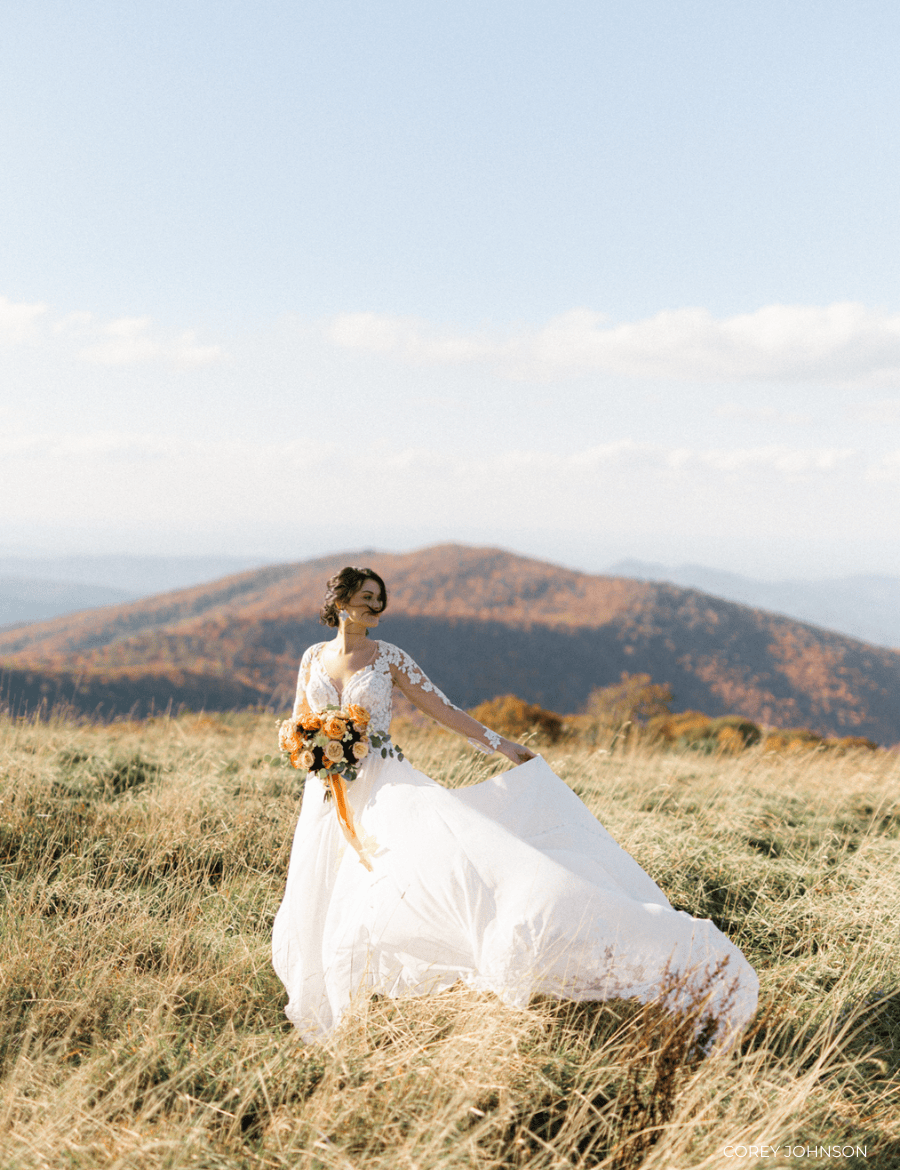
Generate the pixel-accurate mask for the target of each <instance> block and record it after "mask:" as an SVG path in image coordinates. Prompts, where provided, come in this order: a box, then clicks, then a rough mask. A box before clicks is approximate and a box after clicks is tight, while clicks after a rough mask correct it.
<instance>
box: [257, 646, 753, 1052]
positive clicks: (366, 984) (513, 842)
mask: <svg viewBox="0 0 900 1170" xmlns="http://www.w3.org/2000/svg"><path fill="white" fill-rule="evenodd" d="M324 645H325V643H319V644H317V645H316V646H311V647H310V649H309V650H307V652H306V653H305V654H304V656H303V660H302V662H301V664H300V675H299V679H298V687H297V703H296V705H295V709H294V713H295V716H297V715H299V714H300V713H302V712H303V711H306V710H312V711H320V710H322V709H323V708H325V707H326V706H329V705H340V704H341V703H343V704H347V703H351V702H352V703H357V704H359V705H360V706H362V707H365V708H366V710H367V711H368V712H369V713H370V715H371V720H372V722H371V725H370V730H373V731H376V732H379V733H382V734H385V735H386V734H387V733H388V730H389V728H390V721H391V707H392V692H393V688H394V686H395V685H396V686H398V687H400V689H401V690H402V691H403V693H404V694H406V695H407V696H408V697H409V698H411V699H412V700H413V701H414V702H415V703H416V704H417V705H418V706H419V707H421V708H422V710H424V711H426V712H427V713H428V714H429V715H431V716H433V717H434V718H436V719H438V720H439V721H440V722H441V723H444V724H445V725H447V726H449V727H451V728H452V729H453V730H456V731H460V732H461V733H462V734H464V735H466V736H467V738H469V740H470V742H471V743H472V744H473V746H475V747H478V748H479V749H481V750H483V751H486V752H490V751H493V750H494V748H495V747H496V746H497V745H498V743H499V741H500V737H499V736H497V735H496V733H494V732H492V731H489V730H488V729H486V728H484V727H482V726H481V724H479V723H476V722H475V720H473V719H471V718H470V716H468V715H466V713H465V712H463V711H460V710H459V709H458V708H457V707H454V706H453V704H452V703H450V701H449V700H448V699H447V698H446V697H445V696H444V695H442V694H441V692H440V691H439V690H438V689H437V688H436V687H435V686H434V685H433V684H432V683H431V682H430V681H429V680H428V679H427V678H426V677H425V675H424V674H423V673H422V671H421V670H420V669H419V668H418V667H417V666H416V664H415V663H414V662H413V661H412V659H411V658H410V657H409V655H407V654H405V653H404V652H403V651H402V650H399V649H398V648H397V647H396V646H393V645H391V644H390V643H388V642H381V643H380V644H379V649H378V652H377V656H376V658H375V661H374V662H373V663H371V664H370V665H369V666H367V667H365V668H364V669H363V670H361V671H358V672H357V673H356V674H355V675H354V676H353V677H352V678H351V679H350V680H349V681H348V682H347V684H346V685H345V687H344V690H343V694H339V693H338V690H337V687H336V686H335V684H334V683H333V682H332V680H331V679H330V678H329V676H328V675H327V674H326V672H325V670H324V667H323V666H322V664H321V663H320V660H319V654H320V651H321V649H322V647H323V646H324ZM392 668H393V669H392ZM323 797H324V787H323V785H322V783H321V781H320V780H319V779H318V778H317V777H315V776H313V775H310V776H309V777H308V779H307V781H306V788H305V791H304V795H303V805H302V810H301V813H300V819H299V821H298V824H297V830H296V834H295V836H294V843H293V848H292V851H291V861H290V868H289V872H288V877H287V888H286V891H285V896H284V901H283V902H282V905H281V907H280V909H279V911H278V914H277V917H276V919H275V925H274V930H273V939H272V952H273V963H274V966H275V970H276V972H277V974H278V976H279V977H280V979H281V981H282V982H283V983H284V985H285V988H286V989H287V992H288V996H289V1001H288V1004H287V1007H286V1009H285V1010H286V1013H287V1016H288V1018H289V1019H290V1020H291V1021H292V1022H293V1023H294V1024H295V1025H296V1027H297V1028H298V1029H299V1030H300V1032H301V1033H302V1034H303V1036H304V1038H305V1039H307V1040H313V1039H315V1038H316V1037H320V1036H322V1035H324V1034H326V1033H328V1032H330V1031H331V1030H332V1029H333V1028H335V1027H336V1026H337V1024H338V1022H339V1020H340V1018H341V1015H342V1013H343V1012H344V1010H345V1009H346V1008H347V1006H348V1005H349V1004H350V1002H351V1000H352V998H353V997H354V996H355V995H357V994H360V993H362V994H371V993H372V992H379V993H381V994H383V995H388V996H400V995H409V994H412V995H422V994H427V993H429V992H435V991H439V990H441V989H443V988H446V987H449V986H451V985H452V984H453V983H455V982H456V981H457V980H462V981H463V982H464V983H466V984H468V985H469V986H470V987H473V988H476V989H478V990H483V991H491V992H494V993H495V994H496V995H498V996H499V997H500V998H501V999H503V1000H504V1001H506V1002H507V1003H509V1004H513V1005H519V1006H523V1005H525V1004H527V1003H528V1000H529V998H530V997H531V996H532V995H533V994H535V993H543V994H552V995H555V996H559V997H562V998H568V999H577V1000H603V999H609V998H613V997H621V998H626V997H630V996H634V997H637V998H638V999H639V1000H641V1001H642V1002H649V1001H651V1000H653V999H656V998H658V997H659V996H660V994H661V992H662V991H663V989H664V988H666V987H667V986H668V985H669V984H670V983H671V979H670V976H673V975H674V976H679V977H681V979H680V989H678V990H676V992H675V993H674V998H673V993H672V991H671V990H669V992H668V993H667V994H668V998H667V1000H666V1002H667V1004H668V1006H670V1007H673V1008H677V1007H679V1006H683V1005H685V1004H688V1003H689V1002H690V998H691V995H692V993H693V992H694V991H696V989H697V988H701V987H703V988H705V989H706V992H707V995H708V999H707V1004H708V1011H709V1012H710V1013H711V1014H712V1015H713V1016H714V1017H715V1018H716V1020H717V1024H718V1040H719V1042H720V1043H727V1042H728V1041H729V1040H731V1039H733V1038H734V1037H735V1036H736V1035H737V1034H738V1033H739V1031H740V1030H741V1029H742V1028H743V1027H744V1026H745V1025H746V1023H747V1021H748V1020H749V1019H750V1017H751V1016H752V1015H753V1013H754V1011H755V1010H756V1001H757V993H758V986H759V984H758V980H757V977H756V974H755V972H754V971H753V969H752V968H751V967H750V965H749V964H748V963H747V961H746V959H745V958H744V957H743V955H742V954H741V953H740V951H739V950H738V949H737V948H736V947H735V946H734V944H733V943H731V942H730V941H729V940H728V939H727V938H726V937H725V935H723V934H722V933H721V931H719V930H718V929H717V928H716V927H715V926H714V925H713V923H712V922H710V921H709V920H707V919H702V920H701V919H695V918H692V917H691V916H690V915H688V914H685V913H684V912H683V911H676V910H674V909H673V908H672V906H671V905H670V904H669V902H668V901H667V899H666V897H665V895H664V894H663V893H662V891H661V890H660V889H659V887H658V886H657V885H656V884H655V883H654V882H653V881H652V880H651V878H650V877H648V875H647V874H646V873H645V872H644V871H643V870H642V869H641V867H640V866H639V865H638V864H637V862H636V861H635V860H634V859H633V858H632V857H631V856H630V855H629V854H628V853H626V852H625V850H624V849H622V848H621V847H620V846H619V845H617V844H616V842H615V841H614V840H613V838H612V837H611V836H610V835H609V833H607V831H606V830H605V829H604V828H603V826H602V825H601V824H600V822H599V821H598V820H597V819H596V818H595V817H594V816H592V815H591V813H590V812H589V811H588V809H587V808H586V807H585V805H584V804H582V802H581V801H580V800H579V799H578V797H577V796H576V795H575V794H574V793H573V792H572V790H571V789H570V788H569V787H568V786H567V785H566V784H565V783H564V782H563V781H562V780H560V779H559V777H558V776H556V775H555V773H554V772H552V771H551V769H550V768H549V767H548V765H547V764H546V763H545V762H544V761H543V760H542V759H541V758H540V757H538V758H536V759H532V760H529V761H528V762H527V763H525V764H520V765H519V766H518V767H514V768H512V769H510V770H509V771H507V772H504V773H503V774H502V775H499V776H495V777H493V778H491V779H490V780H485V781H483V782H482V783H480V784H476V785H473V786H472V787H470V788H462V789H456V790H449V789H445V788H443V787H441V786H440V785H439V784H437V783H436V782H435V781H434V780H431V779H430V778H429V777H428V776H425V775H424V774H423V773H421V772H419V771H417V770H416V769H415V768H414V767H413V766H412V765H411V764H410V763H409V762H408V761H406V760H401V759H398V758H397V757H396V756H390V755H389V756H388V757H387V758H382V757H381V755H380V754H378V753H375V752H373V753H372V754H370V755H369V756H368V757H367V758H366V759H365V760H364V761H363V763H362V766H361V767H360V769H359V774H358V777H357V779H356V780H355V781H354V782H353V783H352V784H350V785H348V800H349V804H350V805H351V807H352V811H353V817H354V819H355V821H356V829H357V833H358V835H359V838H360V839H361V840H362V842H363V844H364V845H366V847H367V848H368V851H369V855H370V857H371V862H372V867H373V872H371V873H370V872H368V871H367V870H366V869H365V868H364V866H363V865H362V864H360V860H359V857H358V855H357V854H356V852H355V851H354V850H353V849H352V848H351V847H350V846H348V845H347V843H346V842H345V840H344V837H343V835H342V833H341V829H340V826H339V824H338V820H337V817H336V815H335V810H334V806H333V802H332V801H328V802H326V801H325V800H324V799H323ZM679 996H680V1001H679Z"/></svg>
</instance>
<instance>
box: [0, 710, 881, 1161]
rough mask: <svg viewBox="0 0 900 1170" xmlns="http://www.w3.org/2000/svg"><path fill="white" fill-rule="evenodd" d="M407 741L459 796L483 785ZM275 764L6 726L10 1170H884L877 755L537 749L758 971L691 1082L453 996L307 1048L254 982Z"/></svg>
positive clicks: (645, 1032)
mask: <svg viewBox="0 0 900 1170" xmlns="http://www.w3.org/2000/svg"><path fill="white" fill-rule="evenodd" d="M406 732H407V733H408V736H409V738H407V737H406V736H403V735H398V738H399V739H400V741H401V743H403V745H404V747H405V748H406V750H407V753H408V755H409V756H410V758H411V759H412V761H413V762H414V763H416V764H418V765H419V766H421V767H423V768H424V769H425V770H426V771H428V772H429V773H430V774H432V775H434V776H435V777H436V778H438V779H439V780H441V781H442V782H443V783H445V784H448V785H450V786H455V785H460V784H467V783H471V782H473V781H475V780H478V779H479V778H483V777H484V776H486V775H487V774H488V773H489V771H490V770H491V769H493V768H495V767H497V766H498V765H497V764H496V763H493V762H491V761H484V760H483V758H481V757H478V758H475V756H474V753H472V752H471V751H470V750H469V749H468V748H467V747H466V746H465V745H460V744H459V742H458V741H455V740H453V739H451V738H448V737H446V736H444V735H443V734H441V733H438V732H427V731H423V730H421V729H419V730H416V729H412V728H407V729H406ZM273 750H274V719H273V718H272V717H271V716H259V715H251V714H247V715H240V716H182V717H180V718H178V719H159V720H156V721H151V722H148V723H146V724H139V725H138V724H121V725H112V726H109V727H95V726H90V725H78V724H76V723H74V722H66V721H64V720H58V721H55V722H50V723H44V724H40V725H36V724H33V723H28V722H14V721H11V720H6V721H0V775H2V779H0V798H2V803H0V889H2V920H0V1166H2V1167H3V1170H12V1168H16V1170H19V1168H21V1170H34V1168H40V1167H54V1168H55V1167H72V1168H78V1170H100V1168H102V1170H113V1168H115V1170H125V1168H129V1170H130V1168H134V1170H163V1168H167V1170H181V1168H187V1167H194V1168H196V1167H201V1168H209V1170H213V1168H220V1167H221V1168H226V1167H228V1168H231V1167H235V1168H245V1167H246V1168H247V1170H250V1168H262V1167H272V1168H281V1167H284V1168H287V1167H291V1168H297V1167H300V1168H310V1170H311V1168H313V1167H316V1168H328V1170H332V1168H333V1170H352V1168H357V1167H367V1168H368V1167H372V1168H373V1170H374V1168H377V1170H388V1168H390V1170H432V1168H435V1170H437V1168H441V1170H444V1168H446V1170H451V1168H452V1170H464V1168H465V1170H468V1168H470V1167H471V1168H473V1170H474V1168H476V1167H477V1168H479V1170H486V1168H488V1167H505V1166H512V1167H523V1168H524V1167H528V1168H534V1170H537V1168H539V1167H540V1168H546V1170H554V1168H560V1170H562V1168H563V1167H583V1168H585V1170H588V1168H593V1167H606V1166H608V1167H630V1166H644V1167H647V1168H658V1170H673V1168H677V1167H722V1166H740V1167H749V1166H756V1165H760V1166H769V1167H771V1166H793V1165H797V1164H800V1163H803V1164H817V1165H825V1164H832V1163H833V1162H834V1160H835V1157H836V1155H835V1153H834V1151H835V1150H836V1149H837V1148H839V1147H840V1148H841V1150H842V1156H841V1157H840V1158H838V1161H839V1162H840V1163H841V1164H844V1165H856V1166H871V1167H878V1168H879V1170H882V1168H886V1167H900V998H898V990H900V881H898V878H900V864H898V863H900V839H898V829H900V758H898V757H897V756H896V755H894V754H891V753H887V752H876V753H873V752H867V751H860V752H857V753H851V754H847V755H844V756H837V755H829V754H824V753H815V752H813V753H807V754H804V755H798V756H796V757H790V758H782V757H779V756H776V755H773V754H771V753H770V754H764V753H763V752H762V751H761V750H759V749H753V750H751V751H748V752H746V753H745V754H743V755H739V756H735V757H725V758H722V757H719V758H717V757H715V756H712V755H705V756H704V755H694V754H680V755H679V754H672V753H671V752H665V751H650V750H649V749H647V750H644V749H641V748H640V747H639V746H633V745H632V746H627V747H625V748H624V749H623V748H622V746H621V744H619V745H617V746H616V749H615V751H614V752H612V753H610V752H608V751H597V750H594V749H592V750H588V749H579V748H573V747H571V746H570V747H560V748H553V749H548V750H547V751H546V753H545V754H546V756H547V758H548V760H549V761H550V763H551V764H552V765H553V766H554V767H555V768H556V769H557V770H558V771H559V772H560V774H561V775H562V776H563V777H564V778H565V779H566V780H567V781H568V783H569V784H570V785H571V786H572V787H573V788H574V789H575V791H576V792H578V794H579V795H580V796H581V797H582V798H583V799H584V800H585V801H586V803H587V804H588V805H589V806H590V808H591V809H592V810H593V811H594V812H595V813H596V814H597V815H598V816H599V817H600V818H601V820H603V822H604V823H605V824H606V825H607V827H608V828H609V829H610V831H611V832H612V833H613V834H614V835H615V836H616V837H617V838H618V840H619V841H620V842H621V843H622V844H623V845H624V846H625V847H626V848H627V849H629V850H630V851H631V853H633V855H634V856H635V857H636V858H637V860H638V861H639V862H640V863H641V864H642V865H643V866H644V868H645V869H647V870H648V871H649V872H650V873H651V875H652V876H653V877H654V878H655V879H656V880H657V881H658V882H659V884H660V885H661V886H662V888H663V889H664V890H665V892H666V893H667V895H668V896H669V898H670V899H671V900H672V902H673V903H674V904H675V905H676V906H678V907H679V908H682V909H685V910H688V911H690V912H691V913H692V914H695V915H699V916H704V917H710V918H712V919H714V921H715V922H716V923H717V924H718V925H719V926H720V927H721V928H722V929H723V930H725V931H726V932H727V933H728V934H729V935H730V936H731V938H732V939H734V940H735V941H736V942H737V943H738V945H739V946H741V948H742V949H743V950H744V952H745V953H746V954H747V956H748V958H749V959H750V960H751V962H753V963H754V965H755V966H756V967H757V969H758V970H759V972H760V976H761V981H762V996H761V1007H760V1013H759V1016H758V1019H757V1022H756V1024H755V1025H754V1026H753V1028H752V1029H751V1030H750V1032H749V1033H748V1034H747V1036H746V1037H745V1039H744V1042H743V1044H742V1046H741V1048H740V1049H739V1050H738V1051H736V1052H734V1053H732V1054H731V1055H730V1056H715V1057H711V1058H708V1059H705V1060H695V1059H692V1057H691V1045H690V1043H688V1042H686V1040H685V1032H684V1029H683V1028H682V1029H681V1030H679V1027H678V1025H677V1022H676V1021H668V1020H665V1019H661V1018H659V1016H658V1015H657V1014H655V1013H654V1012H653V1011H652V1010H651V1009H639V1008H638V1007H636V1006H635V1005H634V1004H630V1003H622V1002H615V1003H609V1004H603V1005H600V1004H588V1005H581V1006H576V1005H572V1004H566V1003H557V1002H553V1001H540V1002H535V1003H534V1004H532V1005H531V1007H530V1008H529V1009H528V1010H527V1011H515V1010H512V1009H509V1008H506V1007H504V1006H503V1005H502V1004H499V1003H498V1002H497V1001H496V1000H494V999H492V998H491V997H487V996H478V995H474V994H472V993H469V992H468V991H465V990H462V989H456V988H455V989H452V990H451V991H449V992H446V993H444V994H442V995H439V996H434V997H431V998H425V999H420V1000H405V1001H385V1000H376V1001H372V1002H362V1003H359V1004H358V1005H357V1007H356V1009H355V1011H354V1012H353V1013H352V1015H351V1017H350V1018H349V1019H348V1020H347V1022H346V1023H345V1024H344V1026H343V1027H342V1029H341V1030H340V1031H339V1033H338V1034H337V1035H335V1037H334V1038H333V1039H332V1041H331V1042H330V1043H329V1044H327V1045H325V1046H321V1047H306V1046H304V1045H303V1044H301V1043H300V1042H299V1041H298V1039H297V1037H296V1035H295V1034H294V1033H293V1031H292V1030H291V1029H290V1027H289V1026H288V1025H287V1023H286V1021H285V1019H284V1016H283V1014H282V1005H283V1002H284V996H283V993H282V988H281V985H280V984H279V982H278V980H277V979H276V977H275V975H274V974H273V973H272V970H271V967H270V963H269V944H270V931H271V924H272V919H273V916H274V913H275V910H276V908H277V906H278V903H279V901H280V897H281V892H282V888H283V882H284V876H285V872H286V867H287V860H288V852H289V846H290V838H291V833H292V830H293V825H294V822H295V820H296V816H297V813H298V810H299V800H298V792H297V788H296V784H295V782H294V774H293V773H292V772H290V771H289V770H284V769H281V768H273V767H271V766H270V765H269V764H268V763H266V762H265V760H264V756H266V755H267V754H269V753H271V752H272V751H273ZM788 1147H789V1149H787V1148H788ZM801 1147H802V1148H801ZM850 1147H853V1148H856V1147H859V1149H860V1152H859V1153H858V1154H856V1153H852V1154H851V1152H850ZM776 1148H777V1152H776ZM823 1148H824V1149H827V1150H829V1153H828V1154H825V1153H823V1152H822V1150H823ZM863 1150H864V1151H865V1152H864V1153H863ZM754 1151H755V1152H754ZM817 1151H818V1152H817Z"/></svg>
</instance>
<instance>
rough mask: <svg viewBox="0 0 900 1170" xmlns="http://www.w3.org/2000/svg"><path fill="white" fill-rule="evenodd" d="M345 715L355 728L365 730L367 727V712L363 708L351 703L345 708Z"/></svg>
mask: <svg viewBox="0 0 900 1170" xmlns="http://www.w3.org/2000/svg"><path fill="white" fill-rule="evenodd" d="M347 714H348V715H349V716H350V718H351V719H352V720H353V722H354V723H355V724H356V725H357V727H360V728H366V727H368V726H369V712H368V711H367V710H366V709H365V707H360V706H359V704H358V703H351V704H350V706H349V707H348V708H347Z"/></svg>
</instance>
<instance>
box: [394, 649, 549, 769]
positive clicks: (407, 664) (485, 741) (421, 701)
mask: <svg viewBox="0 0 900 1170" xmlns="http://www.w3.org/2000/svg"><path fill="white" fill-rule="evenodd" d="M389 661H390V664H391V676H392V678H393V680H394V682H395V684H396V685H397V687H398V688H399V689H400V690H401V691H402V692H403V694H404V695H406V697H407V699H409V701H410V702H411V703H414V704H415V705H416V706H417V707H418V708H419V710H420V711H424V713H425V714H426V715H430V716H431V718H432V719H434V720H436V721H437V722H438V723H442V724H443V725H444V727H449V729H450V730H451V731H455V732H456V733H457V734H458V735H461V736H463V737H464V738H465V739H467V740H468V741H469V743H470V744H471V745H472V747H474V748H477V749H478V750H479V751H480V752H484V753H485V755H491V754H492V753H493V752H500V753H501V754H502V755H504V756H506V757H507V759H510V760H512V762H513V763H514V764H522V763H524V762H525V761H526V760H530V759H533V758H534V755H535V753H534V752H533V751H531V749H530V748H527V747H524V746H523V745H522V744H518V743H512V741H511V740H508V739H504V738H503V736H502V735H498V734H497V732H496V731H491V729H490V728H489V727H485V726H484V724H483V723H479V722H478V720H477V719H473V718H472V716H471V715H467V714H466V712H465V711H462V710H461V709H460V708H459V707H457V706H456V705H455V704H454V703H451V702H450V700H449V699H448V698H447V696H446V695H445V694H444V693H443V691H441V690H439V689H438V688H437V687H436V686H435V685H434V683H433V682H432V681H431V679H430V678H428V676H427V675H426V674H425V673H424V671H423V670H422V669H421V668H420V667H419V666H417V665H416V663H415V662H413V660H412V659H411V658H410V656H409V655H408V654H407V653H406V652H405V651H404V650H400V649H398V648H397V647H391V651H390V653H389Z"/></svg>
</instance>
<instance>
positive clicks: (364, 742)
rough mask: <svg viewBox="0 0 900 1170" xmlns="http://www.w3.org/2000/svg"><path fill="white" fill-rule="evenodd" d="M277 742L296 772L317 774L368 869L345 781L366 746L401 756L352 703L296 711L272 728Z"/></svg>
mask: <svg viewBox="0 0 900 1170" xmlns="http://www.w3.org/2000/svg"><path fill="white" fill-rule="evenodd" d="M278 745H279V747H280V748H281V750H282V751H283V752H287V753H288V755H289V756H290V761H291V763H292V764H293V766H294V767H295V768H298V769H299V770H300V771H301V772H304V773H307V772H319V773H321V774H322V779H323V781H324V784H325V799H326V800H328V799H329V798H330V797H334V804H335V812H336V814H337V819H338V823H339V824H340V826H341V830H342V831H343V834H344V836H345V837H346V839H347V841H348V842H349V843H350V844H351V845H352V846H353V848H354V849H355V850H356V852H357V853H358V854H359V860H360V861H361V862H362V864H363V865H364V866H365V867H366V869H367V870H369V871H370V872H371V871H372V859H371V857H370V855H369V848H368V846H367V845H364V844H363V843H362V841H360V839H359V837H358V836H357V833H356V826H355V825H354V823H353V812H352V809H351V808H350V804H349V802H348V800H347V789H346V783H347V782H348V781H352V780H355V779H356V775H357V773H358V772H359V765H360V764H361V763H362V762H363V760H364V759H365V758H366V756H367V755H368V754H369V749H370V748H375V749H376V750H378V751H380V752H381V754H382V756H388V755H391V756H393V755H395V754H396V755H397V756H398V757H399V758H400V759H401V760H402V759H403V753H402V752H401V751H400V749H399V748H395V747H394V746H393V745H392V744H391V741H390V740H389V739H388V737H387V736H386V735H377V734H376V733H375V732H370V731H369V712H368V711H367V710H366V709H365V707H360V706H358V705H357V704H356V703H350V704H348V706H346V707H326V708H325V709H324V710H323V711H319V712H310V713H309V714H308V715H301V716H300V718H299V719H285V720H284V722H283V723H282V724H281V725H280V726H279V728H278Z"/></svg>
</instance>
